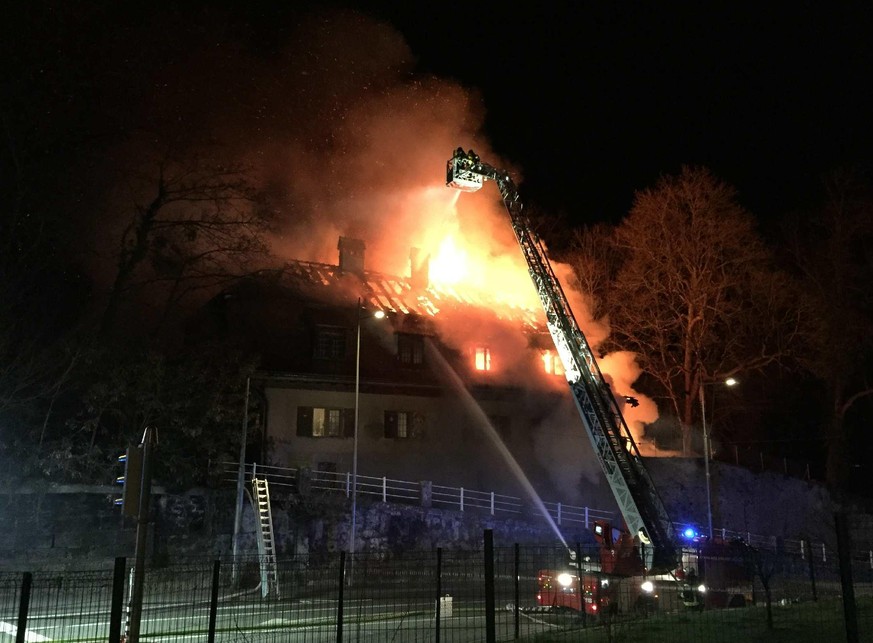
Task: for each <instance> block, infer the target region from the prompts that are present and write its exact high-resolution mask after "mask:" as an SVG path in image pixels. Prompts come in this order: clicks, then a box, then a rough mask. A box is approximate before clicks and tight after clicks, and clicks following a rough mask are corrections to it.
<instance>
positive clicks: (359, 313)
mask: <svg viewBox="0 0 873 643" xmlns="http://www.w3.org/2000/svg"><path fill="white" fill-rule="evenodd" d="M355 311H356V318H357V329H356V339H355V429H354V437H353V446H352V525H351V529H349V584H351V581H352V571H351V570H352V555H353V554H354V553H355V535H356V533H357V514H358V416H359V415H360V397H361V322H362V321H363V320H364V319H366V318H367V317H374V318H375V319H383V318H384V317H385V311H384V310H376V311H374V312H373V313H372V315H367V314H366V310H365V309H364V305H363V301H362V300H361V298H360V297H358V304H357V308H355Z"/></svg>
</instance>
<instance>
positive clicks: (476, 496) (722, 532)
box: [216, 462, 873, 565]
mask: <svg viewBox="0 0 873 643" xmlns="http://www.w3.org/2000/svg"><path fill="white" fill-rule="evenodd" d="M216 466H217V471H216V472H217V475H218V477H219V478H220V479H221V480H222V481H223V482H225V483H227V482H236V481H237V476H238V474H239V465H238V464H237V463H234V462H220V463H218V464H217V465H216ZM255 475H257V476H260V477H263V478H266V479H267V480H268V481H269V483H270V486H271V488H276V487H280V488H286V489H289V490H291V491H293V492H294V493H298V494H300V493H307V492H320V493H338V494H339V493H341V494H344V495H345V496H346V497H351V491H352V475H351V473H348V472H337V471H315V470H310V469H297V468H286V467H276V466H270V465H254V464H246V465H245V468H244V479H245V480H251V479H252V477H253V476H255ZM427 486H429V491H425V489H424V487H427ZM357 487H358V489H357V493H358V497H359V498H362V497H369V498H371V499H374V500H378V501H381V502H395V503H400V504H419V505H420V504H422V502H423V496H424V495H428V496H429V502H430V505H431V506H433V507H438V508H442V509H449V510H455V511H471V510H472V511H481V512H486V513H490V514H491V515H497V516H511V517H518V518H526V519H533V520H542V519H544V516H543V511H542V510H543V509H544V510H545V512H546V513H547V515H548V517H549V520H552V521H554V523H555V524H556V525H557V526H558V527H563V526H569V527H584V528H585V529H586V530H590V529H591V528H592V525H593V524H594V521H595V520H601V519H603V520H609V521H610V522H612V521H614V520H615V518H616V515H617V514H616V512H614V511H607V510H604V509H595V508H592V507H580V506H575V505H568V504H564V503H561V502H549V501H543V503H542V505H543V506H542V509H537V508H535V507H533V506H532V505H531V503H526V502H524V501H523V500H522V499H521V498H518V497H516V496H509V495H504V494H500V493H497V492H494V491H479V490H475V489H468V488H464V487H448V486H444V485H436V484H432V483H428V482H410V481H407V480H394V479H391V478H387V477H375V476H362V475H359V476H358V482H357ZM689 527H693V528H694V530H695V531H696V532H697V533H703V532H704V530H703V527H702V526H701V525H692V524H689V523H679V522H674V523H673V528H674V530H675V532H676V533H677V534H681V533H682V532H683V531H685V529H687V528H689ZM714 535H715V536H716V537H719V538H721V539H722V540H723V541H725V542H726V541H728V540H734V539H742V540H743V541H745V542H746V543H748V544H750V545H752V546H754V547H764V548H784V549H786V550H787V551H788V552H790V553H793V554H796V555H798V556H801V557H804V556H808V555H812V556H814V557H818V558H819V559H824V560H826V559H827V558H828V556H833V552H829V551H828V546H826V545H825V544H824V543H822V542H812V543H809V542H806V541H803V540H801V539H800V538H794V539H787V538H786V539H777V538H776V537H774V536H768V535H762V534H757V533H753V532H751V531H748V530H745V531H738V530H734V529H729V528H727V527H719V528H717V529H715V530H714ZM868 554H869V556H870V559H871V565H873V552H868Z"/></svg>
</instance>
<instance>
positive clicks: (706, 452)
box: [699, 377, 737, 540]
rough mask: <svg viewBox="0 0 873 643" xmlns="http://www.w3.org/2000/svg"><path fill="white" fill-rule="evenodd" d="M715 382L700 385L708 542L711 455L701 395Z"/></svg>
mask: <svg viewBox="0 0 873 643" xmlns="http://www.w3.org/2000/svg"><path fill="white" fill-rule="evenodd" d="M714 383H715V382H703V383H701V385H700V389H699V392H700V421H701V423H702V425H703V468H704V471H705V472H706V527H707V530H708V531H707V533H708V534H709V538H710V540H711V539H712V489H711V482H710V472H709V458H710V454H711V449H710V447H709V431H708V429H707V427H706V396H705V395H704V393H703V389H704V387H705V386H706V385H707V384H714ZM736 383H737V380H735V379H734V378H733V377H729V378H727V379H726V380H724V384H725V386H734V385H735V384H736Z"/></svg>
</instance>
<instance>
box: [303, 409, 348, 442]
mask: <svg viewBox="0 0 873 643" xmlns="http://www.w3.org/2000/svg"><path fill="white" fill-rule="evenodd" d="M354 434H355V410H354V409H328V408H322V407H318V406H298V407H297V435H299V436H301V437H308V438H350V437H352V436H354Z"/></svg>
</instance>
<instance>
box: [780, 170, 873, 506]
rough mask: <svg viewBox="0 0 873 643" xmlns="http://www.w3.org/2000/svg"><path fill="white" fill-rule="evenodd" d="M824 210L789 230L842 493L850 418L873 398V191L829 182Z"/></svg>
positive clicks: (810, 357) (810, 360)
mask: <svg viewBox="0 0 873 643" xmlns="http://www.w3.org/2000/svg"><path fill="white" fill-rule="evenodd" d="M824 187H825V192H826V197H825V203H824V206H823V207H822V208H821V209H820V210H818V211H815V212H813V213H812V215H811V216H807V217H793V218H792V219H791V220H789V221H788V222H787V223H786V227H787V228H788V234H787V237H788V239H789V243H788V247H789V248H790V251H791V255H792V257H793V259H794V263H795V265H796V266H797V268H798V269H799V271H800V273H801V274H802V278H803V283H804V292H805V294H806V295H807V297H808V298H809V299H810V301H811V302H812V305H813V306H814V310H815V317H814V319H813V320H812V322H813V323H814V329H815V332H814V333H813V334H812V335H811V337H810V341H809V342H808V343H807V345H806V350H805V351H804V353H803V354H804V357H805V360H804V364H805V366H806V367H807V368H808V369H809V370H810V371H811V372H812V373H813V374H814V375H815V377H816V378H817V379H818V380H819V381H821V382H822V383H823V384H824V387H823V390H824V392H825V394H826V400H827V403H826V408H827V417H826V429H825V439H826V444H827V461H826V479H827V482H828V484H829V485H830V486H831V488H832V489H833V490H835V491H838V490H842V489H843V488H844V487H845V485H846V483H847V481H848V475H849V471H850V465H851V463H850V462H849V459H850V458H849V445H850V444H851V440H852V435H851V430H850V425H849V424H848V423H847V418H848V416H849V414H850V413H851V412H853V411H855V410H856V409H859V408H860V407H861V403H862V402H863V401H865V400H869V399H870V398H871V396H873V380H871V378H870V372H871V371H870V365H871V360H873V288H871V283H873V252H871V250H870V249H871V247H873V189H871V185H870V184H869V182H865V181H864V179H863V178H862V176H861V175H860V173H859V172H858V171H856V170H848V169H841V170H836V171H834V172H831V173H830V174H829V175H828V176H827V177H825V181H824Z"/></svg>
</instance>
